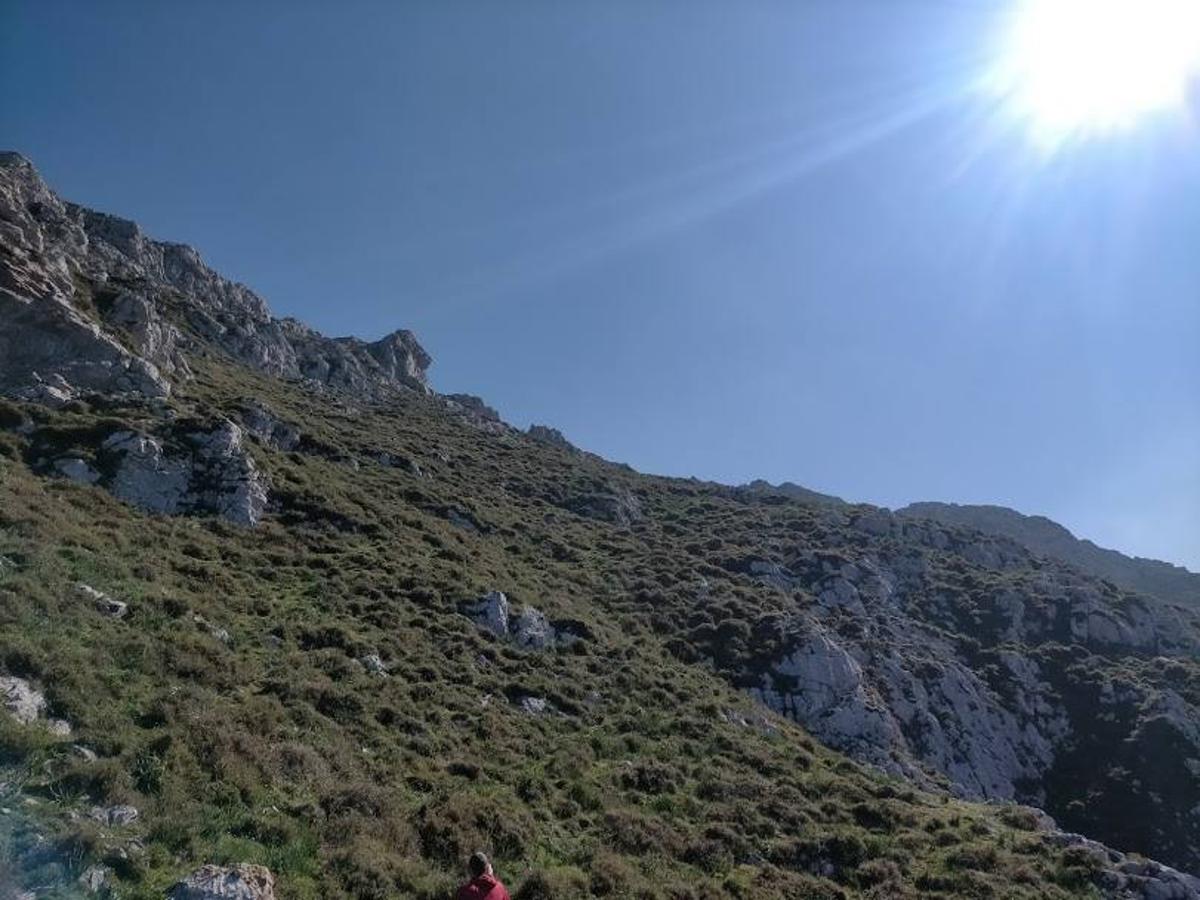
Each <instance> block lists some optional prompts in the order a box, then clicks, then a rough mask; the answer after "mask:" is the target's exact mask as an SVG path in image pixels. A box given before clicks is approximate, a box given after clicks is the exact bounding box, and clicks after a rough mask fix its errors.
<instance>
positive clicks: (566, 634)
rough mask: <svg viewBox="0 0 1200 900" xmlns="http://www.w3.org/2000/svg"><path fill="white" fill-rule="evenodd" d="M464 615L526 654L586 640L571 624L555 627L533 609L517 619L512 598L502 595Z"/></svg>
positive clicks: (493, 594)
mask: <svg viewBox="0 0 1200 900" xmlns="http://www.w3.org/2000/svg"><path fill="white" fill-rule="evenodd" d="M463 612H464V613H465V614H466V615H467V616H469V617H470V618H471V619H473V620H474V621H475V623H476V624H477V625H479V626H480V627H481V628H483V629H485V630H486V631H490V632H491V633H492V634H494V635H495V636H496V637H498V638H502V639H504V640H509V641H512V643H514V644H515V645H516V646H518V647H521V648H522V649H525V650H545V649H547V648H550V647H555V646H567V645H570V644H573V643H575V642H576V641H579V640H582V639H583V637H584V635H583V634H581V633H580V631H578V630H576V629H575V628H573V627H571V625H570V624H569V623H563V622H560V623H552V622H551V621H550V620H549V619H548V618H546V615H545V614H544V613H542V612H541V610H538V609H535V608H534V607H532V606H525V607H523V608H522V609H521V611H520V613H518V614H516V615H513V614H512V610H511V608H510V605H509V602H508V597H507V596H506V595H505V594H504V593H503V592H502V591H489V592H488V593H487V594H485V595H484V596H483V597H480V598H479V599H478V600H476V601H474V602H473V603H468V604H465V605H464V607H463Z"/></svg>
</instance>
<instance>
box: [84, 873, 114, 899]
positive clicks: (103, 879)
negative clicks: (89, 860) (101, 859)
mask: <svg viewBox="0 0 1200 900" xmlns="http://www.w3.org/2000/svg"><path fill="white" fill-rule="evenodd" d="M111 874H112V873H111V872H110V870H109V869H108V868H107V867H105V866H88V867H87V868H86V869H84V870H83V874H82V875H80V876H79V879H78V881H79V886H80V887H82V888H83V890H84V891H85V892H86V893H88V894H94V895H97V896H100V897H107V896H108V895H109V893H110V892H111V890H112V882H111V880H110V875H111Z"/></svg>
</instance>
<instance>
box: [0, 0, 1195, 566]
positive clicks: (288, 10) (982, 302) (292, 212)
mask: <svg viewBox="0 0 1200 900" xmlns="http://www.w3.org/2000/svg"><path fill="white" fill-rule="evenodd" d="M1007 12H1008V10H1007V9H1006V5H1005V4H1004V3H1002V2H999V0H994V2H993V0H978V2H971V0H851V2H845V0H836V2H835V0H829V2H819V0H811V2H801V0H796V2H786V3H784V2H780V3H769V2H748V3H746V2H743V3H733V2H726V3H708V2H703V0H689V2H687V3H682V2H666V0H662V2H656V0H638V2H622V0H609V2H598V0H596V2H561V0H555V2H549V0H548V2H532V0H525V2H509V3H503V4H501V3H491V2H477V3H465V2H454V0H439V2H426V3H399V2H383V0H380V2H374V3H371V2H364V0H358V2H354V0H350V2H342V3H337V4H334V3H304V2H291V0H289V2H274V3H272V2H257V3H253V4H244V3H234V2H222V0H214V2H211V3H203V4H185V3H182V2H179V3H173V2H168V3H163V2H144V3H132V2H119V0H109V2H105V3H95V2H86V3H84V2H79V3H68V2H59V0H40V2H13V0H0V79H2V80H3V83H4V85H5V91H4V93H5V99H4V103H3V107H2V108H0V144H3V145H4V146H5V147H9V148H12V149H16V150H19V151H21V152H23V153H25V154H26V155H28V156H29V157H30V158H32V159H33V160H34V162H35V163H36V164H37V165H38V166H39V168H40V169H41V170H42V172H43V174H44V175H45V177H46V178H47V179H48V180H49V181H50V183H51V184H52V185H53V186H54V187H55V188H56V189H57V190H58V191H59V192H60V193H61V194H63V195H64V196H65V197H68V198H70V199H74V200H76V201H79V202H83V203H86V204H88V205H92V206H96V207H99V208H102V209H106V210H109V211H113V212H117V213H119V214H122V215H126V216H129V217H131V218H134V219H136V220H138V221H139V222H140V223H141V224H142V225H143V227H144V228H146V230H147V231H149V232H150V233H151V234H153V235H155V236H158V237H162V238H165V239H172V240H182V241H186V242H188V243H191V244H193V245H195V246H196V247H197V248H199V249H200V250H201V252H202V253H203V254H204V255H205V257H206V258H207V259H208V260H209V261H210V262H211V263H212V264H213V265H214V266H216V267H217V268H218V269H220V270H221V271H222V272H224V273H226V274H228V275H230V276H231V277H234V278H237V279H239V280H242V281H244V282H246V283H247V284H249V285H250V286H252V287H253V288H255V289H256V290H258V291H259V292H260V293H262V294H263V295H264V296H265V297H266V298H267V299H268V301H269V302H270V303H271V305H272V307H273V309H274V310H275V311H276V313H277V314H280V315H294V316H297V317H299V318H302V319H304V320H306V321H308V322H310V323H311V324H313V325H314V326H316V327H318V328H320V329H321V330H323V331H325V332H327V333H331V334H357V335H361V336H363V337H367V338H373V337H377V336H379V335H381V334H383V333H385V332H387V331H390V330H392V329H395V328H399V327H407V328H412V329H413V330H415V331H416V332H417V333H418V335H419V336H420V338H421V340H422V342H423V343H424V344H425V345H426V346H427V348H428V349H429V350H430V352H431V353H432V354H433V356H434V358H435V360H436V363H435V367H434V369H433V371H432V377H433V381H434V383H435V385H436V386H437V387H438V388H439V389H440V390H443V391H468V392H471V393H476V394H479V395H481V396H483V397H484V398H485V399H486V400H487V401H488V402H489V403H491V404H492V405H494V406H496V407H497V408H498V409H499V410H500V411H501V413H502V414H503V415H504V416H505V418H506V419H508V420H509V421H511V422H513V423H515V424H518V425H526V424H528V423H530V422H545V423H549V424H553V425H556V426H558V427H560V428H562V430H563V431H564V432H565V433H566V434H567V435H568V436H569V437H570V438H571V439H572V440H574V441H575V442H576V443H578V444H580V445H581V446H584V447H586V448H588V449H591V450H594V451H596V452H599V453H601V454H603V455H605V456H607V457H610V458H612V459H616V460H621V461H625V462H629V463H631V464H632V465H634V466H636V467H637V468H639V469H641V470H644V471H650V472H659V473H668V474H679V475H696V476H699V477H701V478H709V479H715V480H719V481H724V482H731V483H736V482H743V481H747V480H749V479H752V478H756V477H762V478H767V479H770V480H773V481H780V480H785V479H786V480H792V481H796V482H799V483H801V484H804V485H806V486H809V487H812V488H814V489H817V490H821V491H826V492H830V493H835V494H838V495H840V496H843V497H846V498H848V499H853V500H865V501H871V502H875V503H880V504H884V505H888V506H897V505H902V504H904V503H907V502H910V501H914V500H949V501H957V502H991V503H1000V504H1004V505H1008V506H1013V507H1015V508H1018V509H1020V510H1022V511H1025V512H1029V513H1041V514H1045V515H1048V516H1050V517H1052V518H1054V519H1056V520H1058V521H1060V522H1062V523H1063V524H1065V525H1067V526H1068V527H1070V528H1071V529H1072V530H1074V531H1075V532H1076V533H1077V534H1079V535H1081V536H1085V537H1089V538H1092V539H1093V540H1095V541H1097V542H1098V543H1100V544H1102V545H1105V546H1112V547H1116V548H1118V549H1121V550H1123V551H1126V552H1131V553H1137V554H1141V555H1147V556H1154V557H1158V558H1162V559H1168V560H1171V561H1174V562H1178V563H1183V564H1186V565H1188V566H1189V567H1190V568H1192V569H1193V570H1200V353H1198V352H1197V348H1198V347H1200V136H1198V132H1200V124H1198V123H1200V102H1198V103H1193V105H1192V110H1191V112H1190V113H1189V114H1184V115H1172V116H1168V115H1159V116H1156V117H1151V118H1148V119H1147V120H1146V121H1144V122H1141V123H1140V124H1139V125H1138V127H1136V128H1132V129H1129V130H1126V131H1122V132H1119V133H1114V134H1111V135H1106V136H1103V137H1093V138H1090V139H1088V140H1083V141H1078V142H1074V143H1071V144H1069V145H1067V146H1063V147H1059V148H1058V149H1057V151H1056V152H1055V153H1053V154H1049V153H1047V152H1046V150H1045V148H1044V147H1041V146H1037V145H1035V142H1033V141H1031V140H1030V136H1029V134H1028V133H1026V132H1027V130H1026V129H1023V128H1022V127H1021V126H1020V124H1019V123H1018V122H1016V120H1015V118H1014V117H1012V116H1007V115H1006V114H1005V111H1004V110H1003V109H1002V108H998V107H997V104H996V103H995V101H994V98H991V97H987V96H981V95H980V94H979V93H978V92H977V91H974V92H973V91H972V87H973V85H976V84H977V82H978V77H979V74H980V72H981V70H982V69H984V68H986V66H987V65H988V64H989V60H991V59H992V58H993V57H994V56H995V53H996V47H997V45H998V38H997V35H998V34H999V33H1000V31H1001V30H1002V25H1003V22H1004V21H1005V19H1004V17H1005V15H1006V13H1007Z"/></svg>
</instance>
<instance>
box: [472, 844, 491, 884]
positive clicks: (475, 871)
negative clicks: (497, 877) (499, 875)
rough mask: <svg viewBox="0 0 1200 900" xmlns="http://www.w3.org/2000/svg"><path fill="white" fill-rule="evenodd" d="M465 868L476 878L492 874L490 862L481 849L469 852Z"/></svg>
mask: <svg viewBox="0 0 1200 900" xmlns="http://www.w3.org/2000/svg"><path fill="white" fill-rule="evenodd" d="M467 869H468V870H469V871H470V873H471V877H472V878H478V877H479V876H480V875H491V874H492V863H491V860H489V859H488V858H487V854H486V853H484V852H483V851H482V850H476V851H475V852H474V853H472V854H471V858H470V859H468V860H467Z"/></svg>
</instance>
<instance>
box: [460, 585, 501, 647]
mask: <svg viewBox="0 0 1200 900" xmlns="http://www.w3.org/2000/svg"><path fill="white" fill-rule="evenodd" d="M467 614H468V615H469V616H471V618H473V619H474V620H475V621H476V622H477V623H478V624H479V625H481V626H482V627H483V628H486V629H487V630H488V631H490V632H491V633H492V634H494V635H496V637H501V638H503V637H508V597H507V596H505V594H504V593H503V592H502V591H488V592H487V593H486V594H484V595H483V597H481V598H480V599H479V600H478V601H477V602H476V603H475V604H473V605H472V606H469V607H468V609H467Z"/></svg>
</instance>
